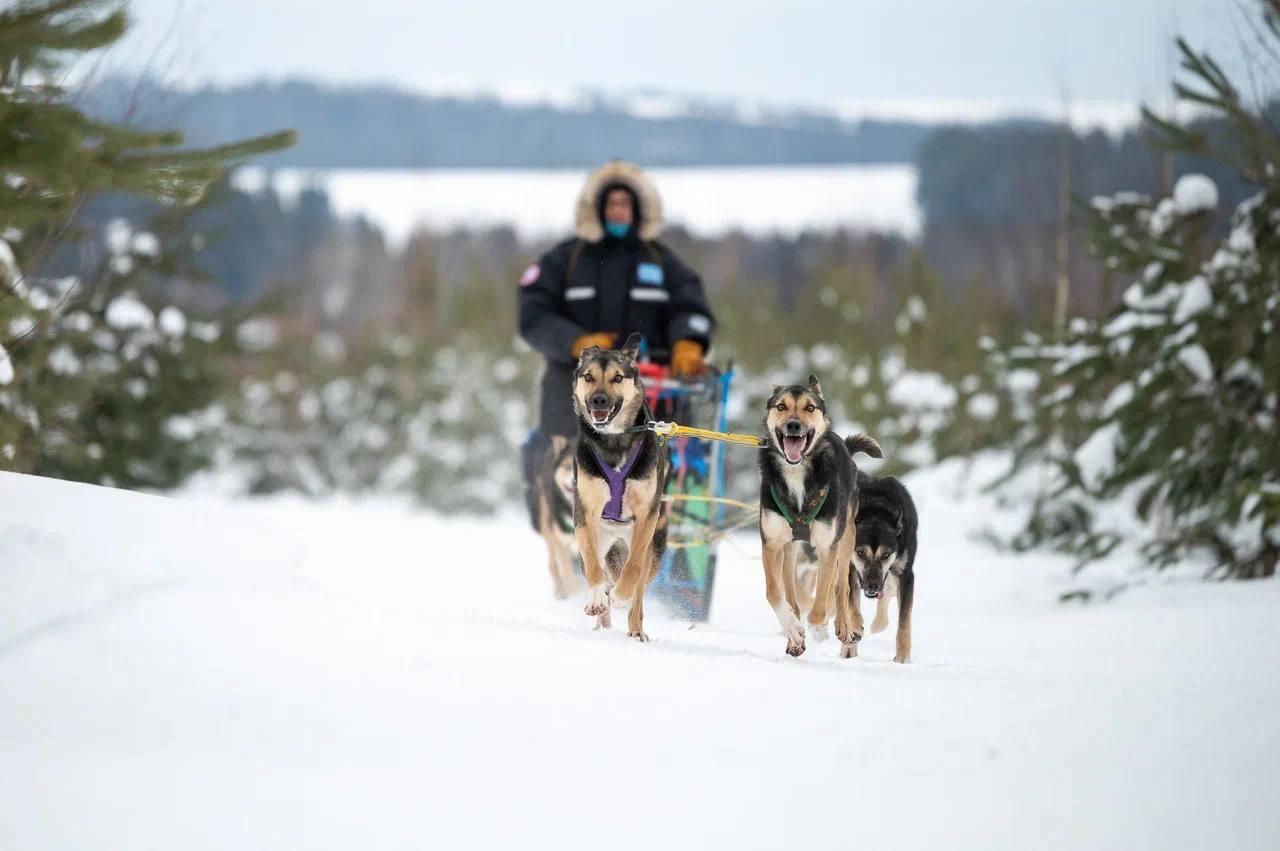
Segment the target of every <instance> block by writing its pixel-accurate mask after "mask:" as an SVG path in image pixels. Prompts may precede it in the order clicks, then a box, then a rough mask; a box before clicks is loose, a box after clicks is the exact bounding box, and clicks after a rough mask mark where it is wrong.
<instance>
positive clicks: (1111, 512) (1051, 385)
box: [998, 0, 1280, 578]
mask: <svg viewBox="0 0 1280 851" xmlns="http://www.w3.org/2000/svg"><path fill="white" fill-rule="evenodd" d="M1265 10H1266V11H1265V16H1266V23H1267V28H1268V30H1269V32H1270V33H1271V35H1273V36H1274V37H1276V40H1277V41H1278V42H1280V27H1277V24H1276V22H1277V20H1280V3H1277V2H1276V0H1268V2H1267V3H1266V4H1265ZM1179 46H1180V48H1181V51H1182V55H1183V68H1184V69H1185V71H1186V72H1187V73H1188V74H1189V76H1190V79H1189V80H1188V81H1187V83H1185V84H1182V83H1180V84H1179V85H1178V86H1177V87H1176V88H1177V92H1178V94H1179V95H1180V96H1181V97H1182V98H1184V99H1187V100H1191V101H1193V102H1195V103H1197V104H1200V105H1201V106H1202V107H1206V108H1209V109H1212V110H1214V111H1216V112H1218V113H1219V114H1221V115H1223V116H1224V117H1226V118H1227V119H1228V120H1229V121H1230V123H1231V126H1232V127H1233V128H1234V133H1233V136H1234V139H1233V141H1232V142H1231V143H1230V146H1229V147H1225V148H1221V149H1219V148H1216V147H1214V146H1213V145H1211V144H1210V143H1209V141H1208V140H1206V139H1204V138H1202V137H1200V136H1197V135H1195V134H1194V133H1190V132H1188V131H1186V130H1184V129H1182V128H1179V127H1176V126H1173V125H1170V124H1168V123H1165V122H1162V121H1159V120H1157V119H1155V118H1154V117H1153V116H1148V117H1149V118H1150V119H1151V120H1152V122H1153V124H1154V125H1155V126H1156V128H1157V130H1160V131H1162V132H1163V136H1164V141H1165V143H1167V144H1169V145H1170V146H1171V147H1173V148H1174V149H1176V150H1183V151H1195V152H1197V153H1208V154H1212V155H1216V156H1219V157H1221V158H1223V159H1226V160H1229V161H1231V162H1232V163H1234V164H1235V165H1236V166H1237V168H1238V169H1239V171H1240V173H1241V174H1242V176H1243V177H1244V178H1245V179H1246V180H1248V181H1250V182H1251V183H1253V184H1254V185H1256V186H1257V187H1258V192H1257V194H1256V195H1255V196H1253V197H1252V198H1250V199H1249V200H1247V201H1245V202H1244V203H1242V204H1241V205H1240V206H1239V207H1238V208H1237V209H1236V210H1235V211H1234V213H1233V214H1232V216H1231V220H1230V228H1229V231H1228V233H1227V235H1226V237H1225V238H1223V239H1222V240H1221V242H1220V243H1218V244H1216V245H1212V244H1211V238H1210V236H1211V234H1212V233H1213V225H1214V214H1215V211H1216V209H1217V205H1218V193H1217V189H1216V187H1215V186H1214V184H1213V182H1212V181H1211V180H1209V179H1208V178H1206V177H1204V176H1203V175H1197V174H1187V175H1184V176H1183V177H1181V178H1180V179H1179V180H1178V181H1177V183H1176V185H1175V186H1174V190H1173V194H1172V197H1169V198H1164V199H1160V200H1158V201H1157V200H1155V199H1151V198H1148V197H1145V196H1141V195H1137V194H1134V193H1120V194H1117V195H1115V196H1114V197H1109V198H1096V199H1094V200H1093V202H1092V204H1091V210H1090V231H1091V235H1092V237H1093V244H1094V248H1095V250H1096V251H1097V253H1098V255H1099V256H1100V257H1101V258H1102V260H1103V262H1105V263H1106V265H1107V266H1108V267H1109V268H1110V269H1111V270H1113V271H1114V272H1115V273H1116V274H1118V275H1124V276H1128V277H1130V278H1132V281H1133V282H1132V284H1131V285H1130V286H1129V287H1128V289H1127V290H1125V292H1124V295H1123V299H1122V303H1121V304H1120V305H1119V306H1118V307H1117V308H1116V309H1115V310H1114V311H1113V312H1112V313H1111V314H1110V315H1109V316H1107V317H1106V318H1105V319H1103V320H1101V321H1086V320H1083V319H1076V320H1074V321H1072V322H1071V323H1070V326H1069V330H1068V331H1067V332H1066V333H1065V335H1064V336H1063V338H1062V339H1061V340H1058V341H1054V342H1046V341H1043V340H1040V339H1037V338H1035V337H1028V338H1027V339H1025V340H1024V341H1023V342H1022V343H1020V344H1019V345H1016V346H1012V347H1010V348H1008V349H1006V350H1004V351H1002V352H1000V353H998V359H999V362H1000V363H1001V364H1002V366H1003V368H1004V369H1006V370H1008V371H1012V370H1020V371H1024V372H1026V373H1027V374H1031V375H1038V376H1039V380H1040V386H1039V389H1038V395H1039V401H1038V404H1037V407H1036V409H1035V410H1033V411H1029V412H1028V413H1027V416H1026V418H1025V419H1026V422H1025V427H1024V429H1023V431H1022V433H1021V434H1020V436H1019V438H1018V440H1017V442H1016V450H1017V452H1016V458H1017V464H1018V465H1019V466H1025V465H1026V464H1028V463H1032V462H1034V463H1045V462H1047V463H1048V464H1049V465H1050V467H1051V469H1052V475H1051V476H1050V484H1049V486H1048V488H1047V489H1046V491H1045V493H1044V494H1043V495H1042V498H1041V499H1040V500H1039V501H1038V503H1037V505H1036V506H1035V507H1034V509H1033V511H1032V516H1031V519H1030V522H1029V524H1028V526H1027V528H1026V530H1025V531H1024V532H1023V534H1022V535H1021V536H1020V537H1019V538H1018V539H1017V540H1016V541H1015V543H1016V544H1018V545H1020V546H1028V547H1029V546H1038V545H1051V546H1055V547H1057V548H1059V549H1062V550H1064V551H1067V552H1071V553H1073V554H1075V555H1077V556H1079V557H1080V559H1081V561H1082V563H1087V562H1088V561H1090V560H1092V559H1095V558H1098V557H1101V556H1103V555H1105V554H1106V553H1108V552H1109V551H1110V550H1111V549H1113V548H1114V547H1115V545H1116V544H1117V543H1118V542H1119V541H1120V540H1121V538H1122V536H1124V535H1125V534H1131V531H1121V528H1122V527H1123V526H1126V525H1127V526H1129V528H1130V530H1131V529H1132V528H1133V526H1134V524H1132V523H1131V522H1130V523H1127V524H1126V522H1125V518H1124V516H1123V515H1124V514H1125V513H1127V512H1130V511H1136V513H1137V518H1138V519H1139V520H1140V521H1141V523H1140V524H1137V528H1140V529H1142V530H1143V532H1142V534H1144V535H1145V538H1144V544H1145V552H1146V554H1147V555H1148V556H1149V557H1150V558H1151V560H1152V563H1153V564H1154V565H1155V566H1157V567H1164V566H1168V565H1171V564H1174V563H1177V562H1182V561H1187V560H1192V559H1199V558H1207V560H1208V564H1209V565H1210V574H1211V575H1213V576H1220V577H1234V578H1252V577H1261V576H1271V575H1273V574H1274V573H1275V570H1276V562H1277V557H1278V556H1280V431H1278V429H1277V418H1278V417H1280V336H1278V335H1277V328H1276V323H1277V321H1280V143H1278V140H1277V138H1276V136H1275V134H1274V131H1273V130H1271V129H1270V128H1269V127H1268V126H1267V125H1266V123H1265V122H1264V121H1263V120H1262V119H1261V118H1260V117H1259V116H1258V115H1257V114H1256V113H1255V112H1254V111H1251V110H1250V109H1249V108H1247V107H1246V105H1245V104H1244V102H1243V101H1242V99H1241V97H1240V95H1239V93H1238V92H1237V90H1236V89H1235V88H1234V87H1233V86H1232V84H1231V83H1230V81H1229V80H1228V79H1227V78H1226V76H1225V75H1224V74H1223V73H1222V71H1221V69H1220V68H1219V67H1218V66H1217V65H1216V64H1215V63H1214V62H1213V60H1212V59H1210V58H1209V57H1207V56H1205V55H1202V54H1197V53H1196V52H1194V51H1193V50H1191V49H1190V48H1189V47H1188V46H1187V45H1186V44H1185V43H1184V42H1181V41H1180V42H1179ZM1118 515H1119V516H1118ZM1117 520H1119V521H1120V522H1119V524H1118V523H1117Z"/></svg>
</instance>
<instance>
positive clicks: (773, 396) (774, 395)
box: [765, 384, 783, 406]
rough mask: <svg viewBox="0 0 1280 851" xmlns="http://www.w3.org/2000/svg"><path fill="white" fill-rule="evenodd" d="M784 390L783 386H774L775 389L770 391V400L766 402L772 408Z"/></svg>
mask: <svg viewBox="0 0 1280 851" xmlns="http://www.w3.org/2000/svg"><path fill="white" fill-rule="evenodd" d="M782 390H783V387H782V385H781V384H775V385H773V389H772V390H770V391H769V398H768V399H766V400H765V401H766V402H768V404H769V405H770V406H772V405H773V400H774V399H777V398H778V394H779V393H781V392H782Z"/></svg>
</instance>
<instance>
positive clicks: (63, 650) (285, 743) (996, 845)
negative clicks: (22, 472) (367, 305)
mask: <svg viewBox="0 0 1280 851" xmlns="http://www.w3.org/2000/svg"><path fill="white" fill-rule="evenodd" d="M954 474H955V469H954V468H948V469H946V470H941V471H931V472H928V473H922V474H917V475H916V476H914V477H912V478H911V479H910V484H911V486H912V489H913V492H914V494H915V497H916V501H917V503H918V505H919V507H920V515H921V538H920V540H921V550H920V555H919V558H918V560H917V566H916V570H917V576H918V581H917V599H916V608H915V638H914V659H915V661H914V663H913V664H911V665H905V666H904V665H896V664H894V663H893V662H892V661H891V658H892V655H893V638H892V635H893V632H892V629H890V630H889V631H887V632H885V633H882V634H879V635H869V636H868V637H867V639H866V640H864V641H863V643H862V644H863V647H862V651H861V652H862V656H861V658H859V659H856V660H849V661H841V660H839V659H838V658H837V653H838V644H837V643H836V642H835V641H827V642H824V643H815V642H812V641H811V642H810V645H809V649H808V651H807V652H806V653H805V655H804V656H803V657H801V658H799V659H791V658H788V657H786V656H785V655H784V653H783V644H784V642H783V639H782V637H781V636H780V635H779V634H778V629H777V623H776V621H775V619H774V616H773V613H772V612H771V611H770V609H769V607H768V605H767V604H766V603H765V601H764V594H763V578H762V575H761V568H760V564H759V562H758V561H756V560H754V556H755V548H756V547H757V546H758V545H757V544H756V541H755V538H754V536H752V535H743V536H742V537H741V538H739V539H736V540H735V541H734V542H733V544H732V545H730V546H725V547H723V548H722V550H721V559H722V561H721V567H720V570H719V573H718V575H717V580H716V582H717V588H716V599H715V604H714V608H713V612H712V621H711V623H710V624H707V625H700V626H697V627H695V628H690V627H689V625H688V624H686V623H681V622H679V621H674V620H671V619H669V618H665V617H663V616H661V615H660V614H658V612H657V610H656V606H650V607H648V612H649V614H650V618H649V622H648V624H647V626H648V632H649V634H650V635H651V636H652V637H653V638H654V641H653V642H652V643H650V644H648V645H640V644H637V643H635V642H632V641H630V640H628V639H627V638H626V636H625V632H624V631H623V630H620V629H615V630H613V631H612V632H609V633H601V632H593V631H592V630H591V628H590V619H588V618H587V617H586V616H584V615H583V614H582V602H581V600H578V599H575V600H573V601H569V602H563V603H557V602H555V601H553V600H551V597H550V580H549V577H548V575H547V570H546V567H545V554H544V552H543V550H542V547H541V542H540V541H539V540H538V539H537V538H536V537H535V536H534V535H533V534H532V533H531V532H530V531H528V529H527V525H526V523H525V521H524V520H523V518H521V517H520V516H519V515H517V514H515V513H514V511H513V513H512V514H511V515H509V516H508V517H506V518H504V519H500V520H478V519H446V518H441V517H438V516H434V515H429V514H423V513H414V512H411V511H408V510H406V509H403V508H401V507H398V506H393V505H388V504H385V503H377V502H359V501H351V502H344V503H326V504H323V505H316V504H308V503H305V502H302V501H297V500H281V499H273V500H269V501H264V502H249V503H239V504H224V503H219V502H216V501H213V500H210V499H206V498H199V499H197V498H182V499H172V500H166V499H161V498H157V497H148V496H141V495H136V494H129V493H122V492H119V491H110V490H105V489H99V488H90V487H86V486H81V485H70V484H66V483H62V482H53V481H50V480H44V479H36V478H31V477H22V476H14V475H7V474H0V799H2V800H4V802H5V803H4V805H3V806H0V847H3V848H14V849H22V851H37V849H66V848H75V849H111V851H115V849H123V848H129V849H134V848H182V849H184V850H187V849H268V848H270V849H280V848H297V849H330V848H332V849H351V848H378V849H386V848H396V849H399V848H405V849H409V848H413V849H421V848H427V847H441V848H453V847H460V848H461V847H467V848H482V847H504V848H511V847H519V848H554V849H564V848H591V849H599V848H649V849H652V848H686V847H699V848H704V847H710V848H733V849H741V848H778V847H784V846H795V845H796V844H797V843H798V844H801V845H803V844H809V845H814V844H819V845H822V846H824V847H840V846H842V845H845V844H850V845H854V844H856V845H864V844H866V845H870V846H872V847H884V848H893V849H902V848H926V847H929V848H975V847H982V848H985V849H1003V848H1010V849H1014V848H1016V849H1025V848H1028V847H1034V848H1038V849H1043V848H1085V847H1092V848H1120V847H1132V848H1161V849H1183V848H1185V849H1199V848H1205V847H1222V848H1231V849H1233V851H1245V849H1263V848H1271V847H1274V843H1275V839H1276V837H1277V836H1280V815H1278V814H1277V810H1276V808H1275V806H1274V802H1273V800H1272V797H1273V791H1274V788H1275V781H1276V779H1277V771H1278V770H1277V768H1276V766H1277V765H1280V677H1277V674H1276V672H1277V670H1280V640H1277V639H1280V620H1278V619H1277V618H1276V616H1275V613H1276V611H1277V604H1278V603H1280V584H1277V583H1276V582H1255V583H1247V584H1232V585H1205V584H1202V583H1198V582H1178V583H1163V582H1161V583H1155V584H1153V585H1149V586H1147V587H1142V588H1137V589H1134V590H1131V591H1129V592H1126V593H1124V594H1121V595H1120V596H1118V597H1116V598H1115V599H1114V600H1113V601H1111V602H1109V603H1106V604H1099V605H1094V606H1087V607H1080V606H1066V605H1062V604H1059V603H1057V602H1056V597H1057V593H1058V591H1059V590H1061V588H1062V587H1065V586H1064V585H1062V577H1063V576H1064V575H1065V573H1066V570H1065V565H1064V564H1063V563H1061V562H1059V561H1057V560H1054V559H1048V558H1044V557H1036V558H1026V557H1023V558H1014V557H1010V556H1004V555H998V554H995V553H993V552H992V551H991V550H989V549H988V548H986V547H985V546H984V545H982V544H979V543H976V542H974V541H973V540H972V539H971V537H970V536H971V533H973V532H974V531H976V530H977V529H978V528H980V527H981V526H982V524H983V523H985V522H986V521H988V520H989V519H991V518H992V517H993V516H994V515H993V509H992V505H991V503H990V502H989V501H987V500H985V499H977V498H974V497H972V496H964V495H962V494H961V492H960V491H959V490H958V489H957V487H956V485H955V484H954V482H955V480H956V477H955V475H954ZM867 615H868V619H869V616H870V607H869V606H868V607H867Z"/></svg>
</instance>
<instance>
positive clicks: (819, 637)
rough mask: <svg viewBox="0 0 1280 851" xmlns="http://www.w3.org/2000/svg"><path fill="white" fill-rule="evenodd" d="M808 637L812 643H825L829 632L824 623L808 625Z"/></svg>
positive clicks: (829, 634) (829, 635)
mask: <svg viewBox="0 0 1280 851" xmlns="http://www.w3.org/2000/svg"><path fill="white" fill-rule="evenodd" d="M809 637H810V638H812V639H813V640H814V641H826V640H827V639H828V638H830V637H831V630H829V629H827V625H826V624H825V623H818V624H813V623H811V624H809Z"/></svg>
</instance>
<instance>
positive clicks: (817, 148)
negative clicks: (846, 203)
mask: <svg viewBox="0 0 1280 851" xmlns="http://www.w3.org/2000/svg"><path fill="white" fill-rule="evenodd" d="M80 103H81V104H82V105H83V106H84V107H85V109H86V111H88V112H89V113H91V114H95V115H98V116H101V117H104V118H108V119H111V120H120V119H121V118H122V117H124V118H127V119H128V120H129V121H131V122H134V123H137V124H140V125H142V126H147V127H180V128H182V129H183V130H184V131H185V132H186V134H187V141H188V142H190V143H191V144H195V145H204V144H217V143H218V142H220V141H223V140H225V139H233V138H241V137H244V136H252V135H255V134H258V133H262V132H265V131H266V130H274V129H278V128H280V127H291V128H293V129H296V130H297V131H298V136H299V138H298V144H296V145H295V146H294V147H292V148H289V149H288V150H287V151H282V152H280V153H277V154H272V155H270V156H268V157H265V158H263V160H262V161H261V162H262V163H263V164H265V165H269V166H300V167H312V168H465V167H471V168H586V167H590V166H594V165H598V164H599V163H601V162H603V161H604V160H607V159H610V158H614V157H621V158H624V159H629V160H633V161H635V162H640V163H644V164H646V165H650V166H695V165H789V164H819V163H870V162H910V161H911V159H912V158H913V157H914V155H915V152H916V147H917V146H918V145H919V143H920V141H921V140H922V139H923V138H924V136H925V135H926V134H927V133H928V132H929V129H930V128H929V126H928V125H924V124H916V123H909V122H894V121H862V122H858V123H847V122H843V121H840V120H838V119H836V118H833V117H831V116H825V115H815V114H805V113H788V114H786V115H778V116H774V117H769V118H766V119H763V120H760V121H753V122H746V121H743V120H741V119H740V118H739V117H737V116H735V115H733V114H732V113H731V112H730V111H729V110H727V109H716V108H710V107H707V108H704V109H700V110H695V111H693V112H691V113H690V114H687V115H680V116H673V117H667V118H644V117H639V116H637V115H634V114H632V113H630V112H628V111H627V110H626V109H625V107H624V105H622V104H618V103H615V102H612V101H609V100H607V99H602V98H601V99H595V100H592V101H589V102H586V103H585V104H584V106H583V107H582V108H581V109H564V108H558V107H555V106H549V105H530V106H523V105H513V104H509V103H504V102H502V101H499V100H497V99H496V98H484V97H476V98H459V97H442V96H426V95H419V94H413V93H408V92H405V91H401V90H397V89H394V88H390V87H385V86H366V87H355V86H346V87H330V86H322V85H319V84H317V83H312V82H303V81H297V82H283V83H256V84H250V85H241V86H236V87H232V88H225V89H214V88H204V89H199V90H196V91H194V92H180V91H176V90H172V89H167V88H164V87H162V86H158V85H154V84H150V83H146V82H143V83H136V82H129V81H125V80H121V79H117V78H110V79H107V80H105V81H103V82H102V83H99V84H98V85H96V86H95V87H93V88H91V89H89V90H87V91H85V92H83V93H81V95H80Z"/></svg>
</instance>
